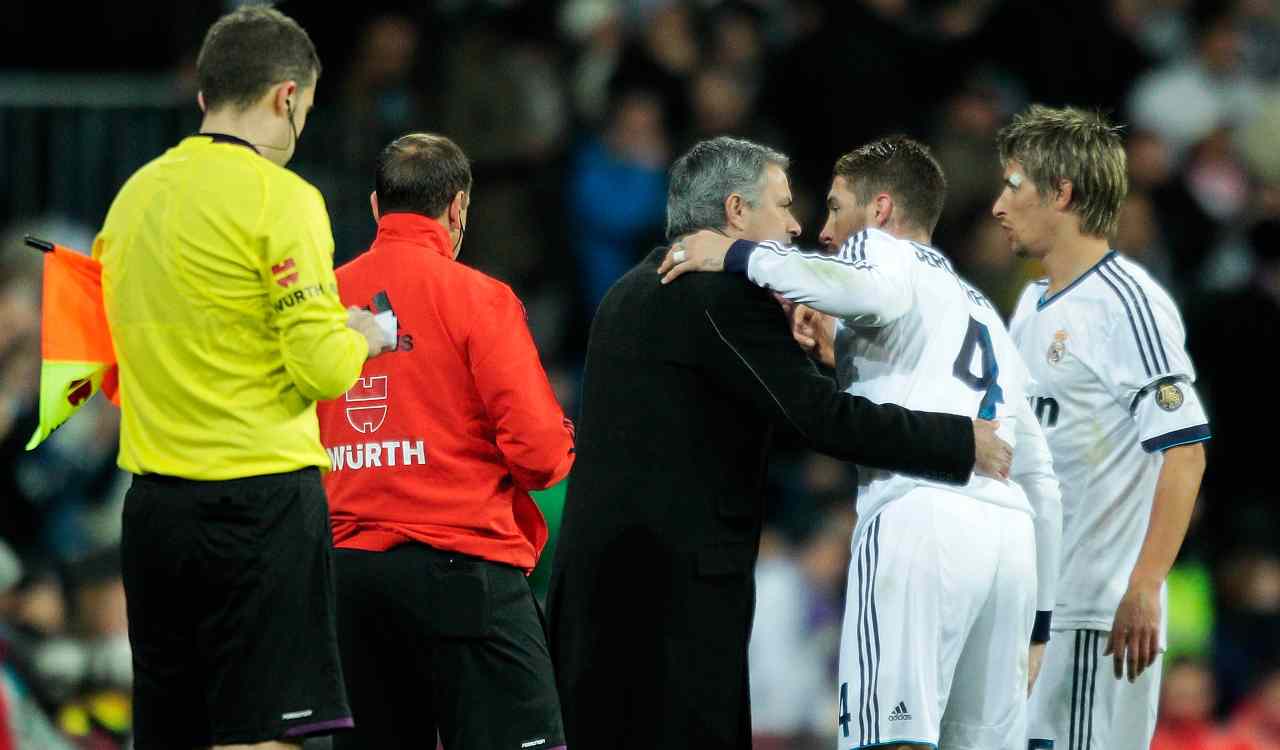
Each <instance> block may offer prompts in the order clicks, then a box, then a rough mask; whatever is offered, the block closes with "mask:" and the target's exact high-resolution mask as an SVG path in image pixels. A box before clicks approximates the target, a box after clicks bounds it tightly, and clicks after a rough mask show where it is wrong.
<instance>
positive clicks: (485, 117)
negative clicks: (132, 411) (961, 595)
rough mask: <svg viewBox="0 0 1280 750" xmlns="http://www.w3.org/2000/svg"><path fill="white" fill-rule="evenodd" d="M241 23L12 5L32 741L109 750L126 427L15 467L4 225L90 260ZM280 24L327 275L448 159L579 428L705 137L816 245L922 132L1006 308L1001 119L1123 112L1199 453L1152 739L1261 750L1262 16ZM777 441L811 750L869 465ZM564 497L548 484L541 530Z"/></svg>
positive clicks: (820, 721) (796, 743) (1265, 32)
mask: <svg viewBox="0 0 1280 750" xmlns="http://www.w3.org/2000/svg"><path fill="white" fill-rule="evenodd" d="M236 4H237V3H234V2H214V1H212V0H206V1H205V2H197V3H181V4H179V3H166V4H163V5H162V4H158V3H156V4H150V3H101V4H93V5H92V6H91V7H90V5H85V7H79V8H75V9H74V10H72V9H71V8H69V7H67V6H65V5H64V4H55V3H37V2H30V1H29V0H16V1H15V2H11V3H8V4H7V5H6V8H5V19H4V28H3V31H0V42H2V43H0V228H3V230H2V236H0V466H2V467H3V470H0V540H2V541H0V667H2V668H3V685H4V693H3V694H4V696H5V703H7V706H8V708H7V710H6V714H5V715H7V719H6V721H7V722H8V726H9V728H10V731H11V732H16V733H17V734H18V735H20V737H21V740H20V742H19V745H18V746H19V747H24V748H27V747H30V748H41V749H42V750H44V749H46V748H47V749H49V750H56V749H57V748H63V747H86V748H110V747H120V746H124V744H125V743H127V739H126V738H127V729H128V704H127V696H128V685H129V657H128V644H127V640H126V639H125V636H124V632H125V630H124V628H125V620H124V606H123V591H122V588H121V585H120V579H119V570H118V559H117V556H116V552H115V549H114V546H113V545H114V544H115V542H116V540H117V537H118V534H119V507H120V501H121V498H122V495H123V492H124V490H125V488H126V486H127V478H126V477H124V476H122V475H121V473H120V472H119V471H118V470H116V469H115V467H114V454H115V433H116V429H117V414H116V412H115V411H114V409H113V408H112V407H110V406H108V405H106V404H105V402H104V401H103V400H102V399H96V400H95V401H94V402H93V403H92V404H91V405H90V406H89V407H87V410H86V413H82V414H81V415H79V416H77V417H76V418H75V419H74V420H72V422H71V423H69V425H68V426H66V427H64V428H63V429H62V430H60V431H59V432H58V433H57V434H56V435H55V437H54V439H52V440H50V441H49V442H47V443H46V444H45V445H43V446H41V448H40V449H39V450H37V451H35V452H33V453H24V452H23V451H22V450H21V447H22V445H23V443H24V442H25V441H26V439H27V437H28V436H29V435H30V433H31V431H32V429H33V427H34V424H35V407H36V394H37V384H38V372H39V280H40V266H39V261H40V259H39V257H38V254H37V253H35V252H33V251H31V250H28V249H25V248H23V247H22V246H21V242H20V238H21V236H22V234H23V233H26V232H33V233H36V234H39V235H42V236H45V237H48V238H50V239H55V240H58V241H60V242H62V243H64V244H68V245H72V246H75V247H79V248H82V249H88V248H89V246H90V244H91V241H92V237H93V233H94V229H95V227H97V226H98V224H99V223H100V222H101V220H102V219H103V216H104V215H105V212H106V208H107V206H108V204H109V202H110V200H111V197H112V196H113V195H114V193H115V191H116V190H117V189H118V187H119V186H120V184H121V183H122V181H123V180H124V179H125V178H126V177H127V176H128V175H129V174H130V173H131V172H132V171H133V170H135V169H136V168H137V167H139V166H141V165H142V164H143V163H144V162H145V161H147V160H148V159H150V158H152V157H154V156H155V155H157V154H159V153H160V152H161V151H163V150H164V149H165V148H167V147H169V146H170V145H172V144H174V143H176V142H177V141H178V140H179V139H180V138H181V137H182V136H183V135H185V134H188V133H191V132H194V131H195V129H196V128H197V126H198V124H199V113H198V111H197V110H196V107H195V101H194V99H195V84H194V59H195V53H196V51H197V49H198V47H199V43H200V40H201V37H202V35H203V32H204V30H205V29H206V28H207V27H208V25H209V24H210V23H211V22H212V21H213V20H214V19H215V18H216V17H217V16H218V15H219V14H220V13H221V12H223V11H225V10H227V9H228V8H230V7H233V6H234V5H236ZM280 7H281V9H282V10H284V11H285V12H286V13H289V14H291V15H293V16H294V17H295V18H296V19H298V21H299V22H301V23H302V25H303V26H304V27H305V28H307V29H308V30H309V32H310V33H311V35H312V37H313V39H314V40H315V42H316V44H317V47H318V48H319V52H320V56H321V59H322V61H323V63H324V66H325V70H324V74H323V76H322V78H321V80H320V88H319V91H318V95H317V98H316V109H315V111H314V112H313V113H312V115H311V118H310V120H309V121H308V125H307V128H306V132H305V134H304V135H303V138H302V141H301V145H300V147H299V150H298V153H297V156H296V157H295V159H294V161H293V163H292V164H291V167H292V168H293V169H295V170H296V171H297V172H298V173H300V174H301V175H303V176H304V177H306V178H307V179H308V180H310V181H311V182H313V183H314V184H315V185H317V186H318V187H319V188H320V190H321V192H322V193H323V194H324V196H325V199H326V201H327V203H328V207H329V211H330V213H331V216H332V222H333V230H334V235H335V239H336V241H337V256H338V257H337V260H338V261H339V262H341V261H343V260H346V259H349V258H351V257H353V256H354V255H355V254H357V253H358V252H360V251H361V250H362V249H363V248H364V247H366V246H367V244H368V243H369V241H370V240H371V239H372V237H373V233H374V224H373V221H372V219H371V217H370V216H369V213H368V202H367V196H368V193H369V191H370V190H371V186H372V164H373V158H374V156H375V155H376V153H377V151H378V150H379V148H380V147H381V146H382V145H384V144H385V143H386V142H387V141H388V140H390V139H391V138H392V137H394V136H396V135H399V134H401V133H403V132H406V131H410V130H433V131H439V132H443V133H445V134H447V135H450V136H451V137H453V138H455V139H456V140H457V141H458V142H459V143H460V144H461V145H462V146H463V148H464V149H465V150H466V151H467V153H468V154H469V156H470V157H471V158H472V160H473V162H474V173H475V188H474V204H473V208H472V211H471V218H470V222H469V224H468V227H467V233H466V240H465V244H464V249H463V254H462V260H463V261H464V262H466V263H469V264H471V265H474V266H476V267H478V268H481V269H483V270H485V271H487V272H489V273H491V274H493V275H495V276H497V277H499V278H501V279H503V280H505V281H507V282H508V283H510V284H511V285H512V286H513V287H514V288H515V289H516V291H517V292H518V293H519V294H520V296H521V297H522V298H523V299H524V301H525V303H526V305H527V307H528V311H529V320H530V325H531V327H532V329H533V332H534V335H535V338H536V339H537V341H538V344H539V346H540V349H541V353H542V357H543V362H544V364H545V366H546V367H547V369H548V371H549V373H550V374H551V377H552V379H553V382H554V384H555V386H556V389H557V392H558V393H559V395H560V398H561V401H562V403H563V404H564V406H565V408H566V411H568V412H570V413H573V412H574V410H575V409H576V402H577V387H578V379H579V376H580V373H581V366H582V359H583V350H584V345H585V339H586V332H587V327H588V324H589V321H590V317H591V312H592V310H593V308H594V306H595V304H596V303H597V301H598V300H599V299H600V297H601V296H602V295H603V293H604V291H605V290H606V289H607V288H608V286H609V284H610V283H611V282H612V281H613V280H614V279H615V278H617V277H618V276H619V275H620V274H621V273H622V271H623V270H625V269H626V268H627V267H629V266H630V264H631V263H632V262H634V261H635V260H636V259H637V258H638V257H639V256H640V255H641V254H642V253H643V252H644V250H645V249H647V248H648V247H650V246H652V245H653V244H654V243H655V242H657V241H659V240H660V239H661V236H662V224H663V207H664V200H665V169H666V167H667V166H668V165H669V163H670V161H671V159H672V158H673V156H674V155H678V154H679V153H680V152H681V151H682V150H683V149H684V148H686V147H687V146H688V145H690V144H691V143H692V142H694V141H695V140H697V139H699V138H702V137H706V136H711V135H716V134H721V133H730V134H734V135H740V136H744V137H748V138H752V139H756V140H760V141H763V142H765V143H768V144H770V145H773V146H775V147H778V148H780V149H782V150H784V151H785V152H787V153H789V154H790V155H791V156H792V157H793V159H794V166H793V169H792V180H793V189H794V191H795V195H796V202H797V206H798V216H799V217H800V219H801V221H802V223H803V225H804V229H805V234H804V235H803V240H804V241H806V242H808V243H810V244H813V243H815V242H816V240H815V237H816V230H817V229H818V228H819V226H820V223H821V220H822V217H821V215H820V213H821V210H822V201H823V196H824V194H825V190H826V187H827V182H828V178H829V174H830V166H831V164H832V162H833V161H834V159H835V157H836V156H838V155H839V154H840V153H842V152H843V151H846V150H848V149H849V148H851V147H853V146H856V145H858V144H860V143H862V142H864V141H865V140H868V139H870V138H873V137H876V136H879V135H884V134H888V133H890V132H895V131H901V132H906V133H908V134H910V135H912V136H915V137H918V138H921V139H924V140H925V141H927V142H928V143H929V144H931V145H932V146H933V148H934V149H935V153H936V154H937V156H938V158H939V159H940V160H941V161H942V163H943V165H944V168H945V169H946V171H947V175H948V177H949V179H950V183H951V187H950V194H949V197H948V201H947V210H946V213H945V214H944V217H943V220H942V224H941V226H940V227H939V229H938V232H937V234H936V236H935V240H936V243H937V244H938V245H939V246H940V247H941V248H942V249H943V250H945V251H946V252H947V253H948V254H949V255H950V256H951V258H952V259H953V260H954V261H955V264H956V266H957V267H958V269H959V270H960V271H961V273H962V274H964V275H965V276H967V277H968V278H970V279H971V280H973V281H974V282H976V283H977V284H978V285H979V286H980V287H981V288H983V289H984V290H986V291H987V292H988V293H989V295H990V296H991V297H992V299H993V300H995V301H996V302H997V304H998V305H1000V306H1001V307H1002V308H1003V310H1004V311H1005V313H1006V314H1007V313H1008V312H1010V308H1011V305H1012V303H1013V301H1014V300H1015V298H1016V295H1017V293H1018V291H1019V289H1020V288H1021V285H1022V284H1023V283H1025V281H1026V280H1027V279H1029V278H1032V277H1034V276H1035V275H1036V273H1037V271H1036V269H1035V268H1033V267H1031V266H1028V265H1024V264H1023V263H1020V262H1016V261H1015V260H1014V259H1012V258H1011V257H1010V254H1009V252H1008V249H1007V243H1006V241H1005V240H1004V238H1003V235H1002V234H1001V233H1000V232H999V231H998V227H997V226H996V225H995V223H994V222H993V221H992V219H991V218H990V215H989V208H990V204H991V201H992V200H993V199H994V196H995V193H996V191H997V189H998V188H997V186H998V183H999V166H998V164H997V162H996V158H995V152H994V146H993V137H994V134H995V132H996V130H997V129H998V128H999V127H1000V126H1001V125H1002V124H1003V123H1004V122H1006V121H1007V120H1008V118H1009V117H1010V115H1011V114H1012V113H1014V112H1016V111H1017V110H1019V109H1020V108H1022V107H1023V106H1025V105H1026V104H1028V103H1030V102H1033V101H1038V102H1045V103H1049V104H1054V105H1061V104H1074V105H1080V106H1088V107H1096V108H1100V109H1102V110H1104V111H1106V112H1109V113H1110V114H1111V115H1112V117H1113V118H1114V119H1116V120H1117V121H1119V122H1122V123H1124V124H1125V125H1126V126H1127V127H1126V131H1125V138H1126V143H1127V147H1128V152H1129V168H1130V193H1129V197H1128V199H1127V201H1126V202H1125V205H1124V208H1123V214H1122V220H1121V224H1120V230H1119V233H1118V236H1117V237H1116V238H1115V239H1114V243H1113V244H1114V246H1115V247H1117V248H1119V249H1120V250H1121V251H1123V252H1125V253H1126V254H1128V255H1130V256H1131V257H1133V258H1135V259H1137V260H1139V261H1140V262H1142V263H1144V264H1146V265H1147V267H1148V268H1149V269H1150V270H1151V271H1152V272H1153V273H1154V274H1155V275H1156V276H1157V278H1159V279H1160V280H1161V281H1162V282H1164V283H1165V284H1166V285H1167V286H1168V288H1169V289H1170V290H1171V291H1172V292H1173V294H1174V296H1175V297H1176V298H1177V299H1178V301H1179V302H1180V304H1181V305H1182V309H1183V314H1184V318H1185V320H1186V323H1187V328H1188V331H1189V334H1188V343H1189V346H1190V349H1191V351H1192V355H1193V357H1194V358H1195V361H1196V363H1197V365H1198V368H1199V375H1200V384H1201V385H1200V388H1201V392H1202V394H1203V395H1204V397H1205V398H1206V400H1207V402H1208V404H1209V407H1210V409H1211V411H1212V418H1213V423H1214V424H1213V427H1214V433H1215V438H1214V439H1213V441H1212V442H1211V443H1210V446H1209V469H1208V475H1207V476H1206V479H1205V483H1204V488H1203V492H1202V495H1201V497H1200V501H1199V503H1198V506H1197V514H1196V518H1195V520H1194V522H1193V526H1192V530H1191V532H1190V535H1189V537H1188V540H1187V542H1186V544H1185V545H1184V548H1183V552H1182V555H1181V557H1180V559H1179V562H1178V564H1177V567H1176V568H1175V570H1174V572H1173V575H1172V576H1171V580H1170V593H1171V596H1170V601H1171V605H1170V652H1169V654H1168V655H1167V656H1168V657H1169V658H1167V660H1166V668H1167V669H1168V671H1167V673H1166V681H1165V684H1166V691H1165V693H1166V695H1165V698H1164V700H1163V702H1162V708H1161V729H1160V732H1159V734H1158V737H1157V746H1158V747H1161V748H1165V749H1166V750H1168V749H1171V748H1188V749H1191V748H1211V747H1230V748H1236V750H1252V749H1253V748H1259V749H1261V748H1280V510H1278V509H1277V507H1276V504H1275V495H1276V493H1275V491H1274V489H1273V482H1272V476H1271V473H1270V471H1269V470H1268V469H1267V468H1266V467H1267V466H1274V463H1272V462H1273V461H1274V459H1273V458H1272V450H1271V446H1272V444H1273V441H1274V436H1273V432H1272V429H1271V428H1272V426H1273V425H1272V423H1273V422H1274V420H1275V415H1276V413H1277V407H1276V404H1277V397H1276V395H1275V393H1276V391H1275V377H1274V374H1273V369H1272V367H1271V366H1270V365H1268V364H1267V363H1268V362H1270V361H1273V360H1272V359H1271V357H1273V356H1274V351H1273V349H1274V348H1275V347H1276V346H1277V345H1278V344H1280V2H1276V1H1274V0H1240V1H1239V2H1230V1H1219V2H1193V1H1191V0H1081V1H1079V2H1072V1H1069V0H1052V1H1046V2H1030V1H1025V2H1024V1H1016V0H1004V1H1001V0H969V1H955V0H951V1H948V0H847V1H844V2H835V1H834V0H833V1H832V2H818V1H817V0H792V1H785V0H750V1H748V0H738V1H716V0H700V1H697V2H694V1H692V0H690V1H687V2H679V1H676V0H545V1H539V0H436V2H425V3H424V2H419V3H409V2H400V3H392V2H378V1H376V0H375V1H373V2H362V3H342V2H339V3H333V4H327V3H326V4H320V3H314V2H300V1H295V2H286V3H283V4H282V5H280ZM1249 419H1254V420H1255V422H1256V423H1257V424H1256V426H1254V424H1253V423H1249V424H1246V423H1247V422H1248V420H1249ZM780 442H781V450H780V452H779V456H778V458H777V460H776V461H775V462H774V464H773V468H772V471H771V479H770V484H769V490H768V494H769V498H768V499H769V519H768V531H767V533H766V537H765V540H764V544H763V547H762V550H761V556H760V563H759V566H758V569H757V578H758V582H759V597H758V612H757V617H756V630H755V636H754V638H753V642H752V647H751V648H752V652H751V658H752V698H753V711H754V717H755V723H756V729H757V734H758V740H757V747H760V748H776V749H783V748H787V749H791V748H794V749H796V750H800V749H802V748H809V747H819V748H827V747H830V743H831V741H832V737H833V735H834V729H835V715H836V711H835V694H834V693H835V691H834V689H833V685H834V681H833V674H834V659H835V653H836V647H837V644H838V637H839V618H840V615H841V611H842V596H843V582H844V579H845V572H846V567H845V566H846V562H847V557H848V552H847V549H848V537H849V532H850V529H851V524H852V512H851V498H852V491H851V489H852V486H853V481H854V477H853V472H852V471H851V470H850V469H849V468H848V467H846V466H844V465H842V464H840V463H838V462H835V461H832V460H828V459H825V458H823V457H820V456H817V455H813V454H810V453H808V452H806V451H804V450H801V449H799V448H798V447H797V446H796V445H795V444H794V442H793V441H790V440H789V438H788V437H787V436H785V435H784V436H782V438H781V441H780ZM655 470H656V469H655ZM562 489H563V488H560V491H559V492H557V491H552V492H551V493H548V495H546V496H544V497H542V498H541V501H542V503H543V504H544V506H545V507H546V508H547V509H548V511H549V514H550V515H552V516H553V517H554V516H555V515H557V514H558V506H557V503H558V498H559V497H560V496H561V495H562ZM981 543H982V542H981V540H975V544H981ZM637 564H638V565H643V560H638V561H637ZM540 576H541V573H540ZM1105 666H1106V665H1104V667H1105ZM673 689H678V687H674V686H673ZM960 689H963V686H960ZM0 726H3V723H0ZM1228 736H1229V737H1230V738H1231V742H1230V744H1227V745H1214V744H1204V743H1205V742H1206V741H1208V740H1206V738H1212V739H1214V741H1216V740H1220V739H1223V738H1224V737H1228ZM0 744H3V743H2V742H0Z"/></svg>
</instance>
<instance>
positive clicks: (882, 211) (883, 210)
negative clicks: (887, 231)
mask: <svg viewBox="0 0 1280 750" xmlns="http://www.w3.org/2000/svg"><path fill="white" fill-rule="evenodd" d="M873 203H874V204H875V209H876V214H875V227H876V229H879V228H881V227H883V226H886V225H887V224H888V223H889V222H890V221H892V220H893V208H894V206H893V196H892V195H889V194H888V193H881V194H879V195H877V196H876V197H875V198H874V199H873Z"/></svg>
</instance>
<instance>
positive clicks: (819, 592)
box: [748, 461, 854, 750]
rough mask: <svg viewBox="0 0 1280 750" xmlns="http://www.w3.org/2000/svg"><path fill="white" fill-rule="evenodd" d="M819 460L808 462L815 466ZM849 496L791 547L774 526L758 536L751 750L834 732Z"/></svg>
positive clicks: (798, 745) (792, 745) (780, 748)
mask: <svg viewBox="0 0 1280 750" xmlns="http://www.w3.org/2000/svg"><path fill="white" fill-rule="evenodd" d="M826 463H827V462H826V461H819V462H809V463H808V466H809V467H811V469H817V470H818V471H821V467H822V466H823V465H825V464H826ZM831 463H835V464H836V465H837V466H838V465H839V464H838V462H831ZM813 478H815V479H816V478H817V477H816V476H814V477H813ZM819 481H821V479H819ZM851 501H852V495H849V496H846V497H844V498H842V499H841V500H840V501H833V502H830V503H828V504H827V505H826V508H825V509H824V510H823V511H821V512H820V514H819V515H817V516H815V518H814V521H813V528H812V530H811V531H810V532H809V533H808V534H807V535H806V537H805V538H804V539H803V541H802V542H800V544H799V545H797V546H791V545H789V544H788V543H787V542H786V540H785V537H784V536H783V534H782V533H780V532H779V531H778V530H776V529H771V530H768V531H766V532H765V534H764V536H763V538H762V540H761V548H760V558H759V561H758V562H757V565H756V586H757V589H756V617H755V623H754V625H753V628H752V631H751V644H750V648H749V653H748V662H749V669H750V674H751V706H752V709H751V723H752V734H753V745H754V746H755V747H756V748H758V749H759V750H802V749H804V748H809V747H826V746H828V745H829V744H830V742H831V741H832V740H833V739H834V736H833V733H834V729H835V725H834V724H833V723H832V722H831V717H832V716H834V715H835V714H836V713H837V711H836V709H837V707H836V704H835V691H833V690H832V684H833V682H834V670H835V662H836V658H837V656H838V654H839V647H840V624H841V620H842V617H843V612H844V590H845V581H846V579H847V577H848V572H849V540H850V537H851V536H852V534H853V525H854V514H853V510H852V502H851Z"/></svg>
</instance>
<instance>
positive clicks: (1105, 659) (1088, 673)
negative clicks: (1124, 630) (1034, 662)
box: [1027, 630, 1164, 750]
mask: <svg viewBox="0 0 1280 750" xmlns="http://www.w3.org/2000/svg"><path fill="white" fill-rule="evenodd" d="M1110 635H1111V634H1110V633H1108V632H1107V631H1105V630H1054V631H1053V632H1052V633H1051V634H1050V637H1049V645H1048V646H1047V647H1046V648H1045V652H1044V662H1043V663H1042V664H1041V666H1040V676H1039V677H1038V678H1036V685H1035V688H1034V689H1033V690H1032V691H1031V701H1030V704H1029V706H1028V709H1027V739H1028V740H1029V742H1028V744H1029V745H1033V746H1034V745H1036V744H1038V745H1039V746H1040V747H1053V748H1055V749H1056V750H1129V749H1130V748H1145V747H1149V746H1150V745H1151V734H1152V733H1153V732H1154V731H1155V728H1156V708H1157V706H1158V704H1159V700H1160V670H1161V669H1162V667H1163V666H1164V657H1163V656H1159V657H1156V660H1155V662H1153V663H1152V664H1151V666H1149V667H1147V669H1146V671H1144V672H1143V673H1142V674H1141V675H1139V676H1138V679H1136V680H1134V681H1133V684H1130V683H1129V680H1128V679H1121V680H1117V679H1116V677H1115V671H1114V666H1113V661H1112V658H1111V657H1110V656H1104V655H1103V653H1102V652H1103V651H1105V650H1106V648H1107V639H1108V638H1109V637H1110ZM1035 740H1042V741H1041V742H1040V743H1035ZM1043 740H1051V741H1052V742H1053V744H1052V745H1049V744H1047V743H1045V742H1043Z"/></svg>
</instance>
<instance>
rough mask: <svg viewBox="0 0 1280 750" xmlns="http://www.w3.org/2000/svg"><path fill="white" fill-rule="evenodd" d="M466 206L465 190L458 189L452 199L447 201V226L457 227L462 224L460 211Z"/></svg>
mask: <svg viewBox="0 0 1280 750" xmlns="http://www.w3.org/2000/svg"><path fill="white" fill-rule="evenodd" d="M466 208H467V193H466V191H465V190H459V191H458V192H457V194H456V195H454V196H453V200H452V201H450V202H449V228H450V229H452V228H454V227H458V228H461V227H462V224H463V221H462V212H463V211H465V210H466Z"/></svg>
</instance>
